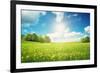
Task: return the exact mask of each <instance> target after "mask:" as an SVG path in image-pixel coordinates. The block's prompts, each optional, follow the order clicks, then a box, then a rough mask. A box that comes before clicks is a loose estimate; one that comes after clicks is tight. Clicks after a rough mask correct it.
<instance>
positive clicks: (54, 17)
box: [21, 10, 90, 42]
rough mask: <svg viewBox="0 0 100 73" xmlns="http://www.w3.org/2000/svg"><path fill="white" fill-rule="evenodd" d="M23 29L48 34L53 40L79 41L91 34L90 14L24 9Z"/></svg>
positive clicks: (24, 32)
mask: <svg viewBox="0 0 100 73" xmlns="http://www.w3.org/2000/svg"><path fill="white" fill-rule="evenodd" d="M21 31H22V33H21V34H24V35H25V34H27V33H36V34H38V35H47V36H49V37H50V38H51V40H52V42H65V41H68V42H70V41H79V39H80V38H82V37H84V36H87V35H89V34H90V14H89V13H78V12H55V11H34V10H22V11H21Z"/></svg>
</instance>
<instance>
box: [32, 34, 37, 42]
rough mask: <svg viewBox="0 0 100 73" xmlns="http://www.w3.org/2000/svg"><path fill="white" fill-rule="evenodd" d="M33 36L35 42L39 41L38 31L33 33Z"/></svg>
mask: <svg viewBox="0 0 100 73" xmlns="http://www.w3.org/2000/svg"><path fill="white" fill-rule="evenodd" d="M31 38H32V41H35V42H38V41H39V40H38V35H37V34H36V33H33V34H32V37H31Z"/></svg>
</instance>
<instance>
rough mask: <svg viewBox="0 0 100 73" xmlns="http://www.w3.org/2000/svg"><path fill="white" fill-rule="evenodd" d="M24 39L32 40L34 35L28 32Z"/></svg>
mask: <svg viewBox="0 0 100 73" xmlns="http://www.w3.org/2000/svg"><path fill="white" fill-rule="evenodd" d="M24 39H25V40H26V41H32V35H31V34H26V35H25V37H24Z"/></svg>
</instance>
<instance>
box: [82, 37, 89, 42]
mask: <svg viewBox="0 0 100 73" xmlns="http://www.w3.org/2000/svg"><path fill="white" fill-rule="evenodd" d="M81 42H83V43H85V42H90V37H88V36H86V37H84V38H82V39H81Z"/></svg>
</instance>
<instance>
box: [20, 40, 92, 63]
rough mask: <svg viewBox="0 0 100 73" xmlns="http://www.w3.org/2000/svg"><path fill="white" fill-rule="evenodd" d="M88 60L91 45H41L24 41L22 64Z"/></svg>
mask: <svg viewBox="0 0 100 73" xmlns="http://www.w3.org/2000/svg"><path fill="white" fill-rule="evenodd" d="M87 59H90V43H81V42H64V43H40V42H31V41H22V46H21V62H22V63H28V62H48V61H70V60H87Z"/></svg>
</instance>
